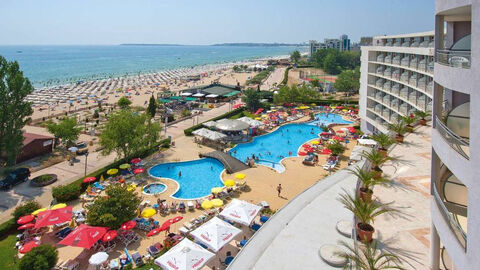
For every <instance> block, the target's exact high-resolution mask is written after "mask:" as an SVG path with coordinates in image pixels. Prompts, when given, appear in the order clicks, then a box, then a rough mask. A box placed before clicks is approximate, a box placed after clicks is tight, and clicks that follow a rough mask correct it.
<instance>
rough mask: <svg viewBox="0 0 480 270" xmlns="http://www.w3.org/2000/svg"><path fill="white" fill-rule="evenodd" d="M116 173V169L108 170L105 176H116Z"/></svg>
mask: <svg viewBox="0 0 480 270" xmlns="http://www.w3.org/2000/svg"><path fill="white" fill-rule="evenodd" d="M117 173H118V169H110V170H108V171H107V174H109V175H114V174H117Z"/></svg>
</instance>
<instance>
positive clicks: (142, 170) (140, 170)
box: [133, 168, 145, 174]
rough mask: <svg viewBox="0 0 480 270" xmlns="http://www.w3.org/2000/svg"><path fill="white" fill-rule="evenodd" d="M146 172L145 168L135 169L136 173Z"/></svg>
mask: <svg viewBox="0 0 480 270" xmlns="http://www.w3.org/2000/svg"><path fill="white" fill-rule="evenodd" d="M144 172H145V169H144V168H137V169H135V170H133V173H134V174H140V173H144Z"/></svg>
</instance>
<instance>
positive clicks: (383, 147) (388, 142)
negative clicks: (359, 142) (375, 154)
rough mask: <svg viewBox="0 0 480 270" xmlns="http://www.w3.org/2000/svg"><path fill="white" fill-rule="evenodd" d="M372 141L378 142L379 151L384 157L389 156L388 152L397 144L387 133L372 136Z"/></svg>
mask: <svg viewBox="0 0 480 270" xmlns="http://www.w3.org/2000/svg"><path fill="white" fill-rule="evenodd" d="M372 139H373V140H374V141H376V142H377V144H378V145H379V146H380V148H379V149H378V150H379V152H380V153H381V154H383V155H384V156H386V155H387V150H388V148H389V147H390V146H392V144H394V143H395V140H394V139H393V138H392V137H391V136H390V135H388V134H386V133H378V134H374V135H373V136H372Z"/></svg>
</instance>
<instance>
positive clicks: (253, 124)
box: [238, 116, 265, 128]
mask: <svg viewBox="0 0 480 270" xmlns="http://www.w3.org/2000/svg"><path fill="white" fill-rule="evenodd" d="M238 120H239V121H242V122H245V123H247V124H248V125H249V126H250V127H253V128H258V127H261V126H264V125H265V124H264V123H263V122H261V121H258V120H255V119H252V118H250V117H246V116H244V117H241V118H238Z"/></svg>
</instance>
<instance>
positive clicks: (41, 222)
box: [35, 206, 73, 228]
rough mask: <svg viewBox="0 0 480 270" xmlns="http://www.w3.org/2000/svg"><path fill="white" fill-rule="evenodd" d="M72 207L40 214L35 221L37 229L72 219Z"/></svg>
mask: <svg viewBox="0 0 480 270" xmlns="http://www.w3.org/2000/svg"><path fill="white" fill-rule="evenodd" d="M72 208H73V207H72V206H67V207H64V208H59V209H54V210H47V211H43V212H40V213H39V214H38V216H37V220H36V221H35V228H42V227H46V226H50V225H54V224H59V223H64V222H67V221H70V220H71V219H72V214H73V210H72Z"/></svg>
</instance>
